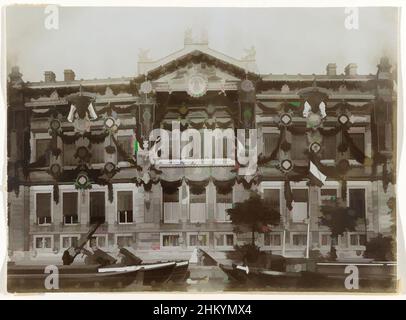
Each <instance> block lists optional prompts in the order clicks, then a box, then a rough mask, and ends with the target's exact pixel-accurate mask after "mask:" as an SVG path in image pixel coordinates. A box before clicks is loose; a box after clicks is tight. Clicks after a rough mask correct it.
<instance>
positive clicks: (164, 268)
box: [98, 262, 176, 285]
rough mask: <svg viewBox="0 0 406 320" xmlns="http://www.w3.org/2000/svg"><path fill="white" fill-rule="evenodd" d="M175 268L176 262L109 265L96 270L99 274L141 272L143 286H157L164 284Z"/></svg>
mask: <svg viewBox="0 0 406 320" xmlns="http://www.w3.org/2000/svg"><path fill="white" fill-rule="evenodd" d="M175 267H176V262H161V263H151V264H140V265H135V266H116V265H110V266H105V267H101V268H98V272H99V273H111V272H117V273H121V272H134V271H136V272H142V273H143V277H141V278H142V284H143V285H158V284H162V283H166V282H167V281H169V279H170V278H171V276H172V274H173V272H174V270H175Z"/></svg>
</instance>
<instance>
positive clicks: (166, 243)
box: [161, 233, 180, 247]
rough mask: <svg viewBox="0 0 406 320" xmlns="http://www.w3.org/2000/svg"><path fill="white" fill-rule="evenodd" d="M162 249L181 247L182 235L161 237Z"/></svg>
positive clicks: (174, 234)
mask: <svg viewBox="0 0 406 320" xmlns="http://www.w3.org/2000/svg"><path fill="white" fill-rule="evenodd" d="M161 245H162V247H179V246H180V234H178V233H173V234H162V235H161Z"/></svg>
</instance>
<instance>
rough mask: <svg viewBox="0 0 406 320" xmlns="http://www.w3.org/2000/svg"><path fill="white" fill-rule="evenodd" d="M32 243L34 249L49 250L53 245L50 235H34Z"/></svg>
mask: <svg viewBox="0 0 406 320" xmlns="http://www.w3.org/2000/svg"><path fill="white" fill-rule="evenodd" d="M34 245H35V249H36V250H46V251H51V250H52V246H53V237H52V236H35V237H34Z"/></svg>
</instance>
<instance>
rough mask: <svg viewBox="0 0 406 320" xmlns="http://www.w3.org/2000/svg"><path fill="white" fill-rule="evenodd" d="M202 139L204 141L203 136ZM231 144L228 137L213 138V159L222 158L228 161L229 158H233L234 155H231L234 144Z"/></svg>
mask: <svg viewBox="0 0 406 320" xmlns="http://www.w3.org/2000/svg"><path fill="white" fill-rule="evenodd" d="M202 139H203V136H202ZM230 143H232V142H229V141H228V138H227V137H224V136H220V137H213V142H212V148H213V151H212V157H213V158H214V159H221V158H222V159H228V158H231V157H232V156H233V155H232V154H231V151H232V144H230ZM229 144H230V145H229ZM202 147H204V142H203V140H202ZM229 148H230V150H228V149H229ZM229 151H230V152H229Z"/></svg>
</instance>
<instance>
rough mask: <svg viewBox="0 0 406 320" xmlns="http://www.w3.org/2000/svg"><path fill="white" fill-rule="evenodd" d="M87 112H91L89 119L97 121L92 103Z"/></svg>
mask: <svg viewBox="0 0 406 320" xmlns="http://www.w3.org/2000/svg"><path fill="white" fill-rule="evenodd" d="M87 110H88V111H89V117H90V119H92V120H96V119H97V114H96V112H95V111H94V107H93V103H90V104H89V106H88V107H87Z"/></svg>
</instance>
